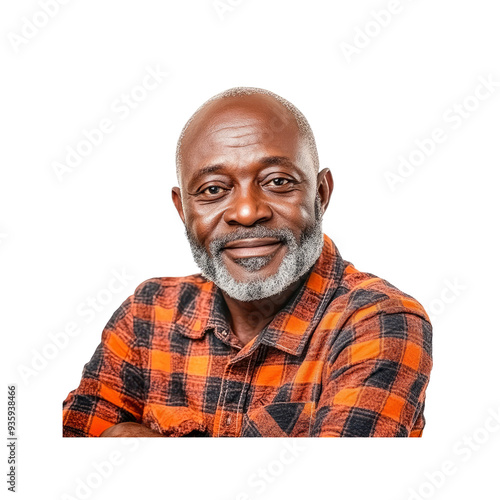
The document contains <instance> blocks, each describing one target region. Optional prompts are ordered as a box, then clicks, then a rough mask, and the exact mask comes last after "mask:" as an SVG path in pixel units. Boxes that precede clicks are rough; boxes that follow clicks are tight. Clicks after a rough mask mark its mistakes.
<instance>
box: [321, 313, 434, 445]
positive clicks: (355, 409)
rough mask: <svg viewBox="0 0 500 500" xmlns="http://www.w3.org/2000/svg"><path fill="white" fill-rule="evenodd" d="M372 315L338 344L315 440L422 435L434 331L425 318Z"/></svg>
mask: <svg viewBox="0 0 500 500" xmlns="http://www.w3.org/2000/svg"><path fill="white" fill-rule="evenodd" d="M372 311H373V312H371V313H367V314H366V312H365V313H364V312H363V310H360V311H357V313H355V314H354V315H353V317H352V318H351V319H350V320H349V321H348V322H347V323H346V325H345V327H344V328H342V330H341V331H340V332H339V335H338V337H337V338H336V339H335V341H334V343H333V346H332V348H331V350H330V352H329V359H328V362H327V363H326V364H325V380H326V385H325V387H324V389H323V392H322V394H321V397H320V401H319V403H318V409H317V412H316V419H315V422H314V426H313V430H312V435H313V436H320V437H323V436H385V437H396V436H420V435H421V432H422V428H423V426H424V419H423V407H424V401H425V389H426V387H427V384H428V381H429V375H430V370H431V367H432V359H431V336H432V327H431V325H430V323H429V322H428V320H427V319H425V318H424V315H425V313H424V315H419V314H414V313H413V312H408V311H401V312H392V311H391V313H387V312H385V311H383V310H382V311H381V310H380V309H378V310H373V308H372ZM357 318H360V319H357Z"/></svg>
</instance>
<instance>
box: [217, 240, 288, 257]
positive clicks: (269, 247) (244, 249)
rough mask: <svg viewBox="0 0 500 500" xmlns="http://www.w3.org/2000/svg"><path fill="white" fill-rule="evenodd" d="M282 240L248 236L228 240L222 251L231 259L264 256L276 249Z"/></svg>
mask: <svg viewBox="0 0 500 500" xmlns="http://www.w3.org/2000/svg"><path fill="white" fill-rule="evenodd" d="M281 245H282V242H281V241H279V240H276V239H275V238H248V239H245V240H236V241H231V242H229V243H228V244H227V245H226V246H225V247H224V249H223V250H224V252H225V253H227V255H228V256H229V257H230V258H232V259H245V258H250V257H266V256H268V255H271V254H272V253H273V252H275V251H276V250H278V248H280V246H281Z"/></svg>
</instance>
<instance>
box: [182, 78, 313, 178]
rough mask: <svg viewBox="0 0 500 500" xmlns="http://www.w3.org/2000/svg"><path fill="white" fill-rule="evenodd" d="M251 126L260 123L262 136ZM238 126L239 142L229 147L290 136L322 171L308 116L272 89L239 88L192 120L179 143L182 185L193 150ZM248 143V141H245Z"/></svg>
mask: <svg viewBox="0 0 500 500" xmlns="http://www.w3.org/2000/svg"><path fill="white" fill-rule="evenodd" d="M251 123H258V124H260V127H261V130H262V134H261V137H258V136H256V135H255V134H252V133H251V125H250V124H251ZM235 125H236V126H237V127H238V128H237V130H238V132H237V134H238V135H237V136H236V138H239V140H238V141H234V144H233V145H232V146H231V142H229V143H228V146H229V147H240V146H241V144H242V140H243V145H245V144H249V145H251V144H252V142H251V141H252V140H254V141H259V140H262V136H264V137H266V138H268V139H272V136H273V135H275V134H276V133H278V132H279V133H283V132H284V133H287V134H288V135H289V136H290V139H291V140H296V141H298V142H300V143H302V145H303V147H304V150H305V151H306V154H307V156H308V158H307V160H306V161H307V162H308V163H310V164H311V167H312V168H313V169H314V172H315V173H317V172H318V170H319V160H318V152H317V149H316V141H315V139H314V135H313V132H312V130H311V127H310V125H309V123H308V121H307V119H306V118H305V116H304V115H303V114H302V113H301V112H300V111H299V109H297V108H296V107H295V106H294V105H293V104H292V103H290V102H289V101H287V100H286V99H283V98H282V97H280V96H279V95H277V94H274V93H273V92H270V91H268V90H264V89H259V88H254V87H235V88H232V89H229V90H226V91H224V92H221V93H220V94H217V95H215V96H213V97H212V98H210V99H209V100H208V101H206V102H205V103H204V104H202V105H201V106H200V107H199V108H198V109H197V110H196V112H195V113H194V114H193V115H192V116H191V118H190V119H189V120H188V122H187V123H186V125H185V126H184V128H183V129H182V132H181V134H180V136H179V140H178V142H177V151H176V170H177V178H178V180H179V183H181V177H182V166H183V163H184V162H186V161H189V158H190V156H191V151H192V149H193V148H196V147H198V146H199V142H200V140H202V141H203V144H204V145H205V146H206V142H207V139H208V140H210V137H211V136H212V135H214V134H219V135H220V132H221V131H224V130H225V129H229V128H233V129H234V128H235ZM245 141H246V142H245Z"/></svg>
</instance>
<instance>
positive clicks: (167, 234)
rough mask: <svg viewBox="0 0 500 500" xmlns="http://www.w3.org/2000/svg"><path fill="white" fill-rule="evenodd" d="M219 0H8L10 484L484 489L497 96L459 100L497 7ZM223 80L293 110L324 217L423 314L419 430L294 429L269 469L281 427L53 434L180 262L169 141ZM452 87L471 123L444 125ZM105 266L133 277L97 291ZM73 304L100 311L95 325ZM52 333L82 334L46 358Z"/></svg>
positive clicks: (492, 463)
mask: <svg viewBox="0 0 500 500" xmlns="http://www.w3.org/2000/svg"><path fill="white" fill-rule="evenodd" d="M231 3H233V4H234V6H233V7H231V6H230V4H231ZM223 4H226V5H227V6H229V7H228V8H227V10H225V11H224V12H222V6H223ZM58 5H59V4H58ZM220 5H221V10H219V11H217V9H216V8H215V6H214V4H213V2H212V1H211V0H197V1H193V0H192V1H181V0H176V1H170V2H167V1H160V0H141V1H123V0H121V1H119V0H107V1H102V0H85V1H83V0H81V1H78V0H73V1H68V2H67V4H66V5H59V10H58V12H57V13H55V14H53V17H51V18H50V19H48V22H46V25H45V26H41V27H39V28H37V27H36V26H35V27H34V28H33V27H32V28H31V29H30V28H29V27H26V26H27V23H30V22H31V21H33V22H34V21H35V20H36V21H37V22H38V24H44V16H43V14H40V12H43V11H42V10H41V7H40V4H39V3H37V2H36V1H34V0H17V1H16V2H9V3H7V2H4V3H3V5H2V11H3V12H2V15H1V16H0V25H1V32H2V44H1V47H0V52H1V58H2V59H1V61H2V64H1V68H2V78H1V81H0V84H1V86H2V88H1V93H0V99H1V108H0V109H1V116H2V130H1V138H2V148H1V156H2V157H1V181H0V235H1V236H0V270H1V278H0V279H1V281H0V283H1V288H0V293H1V295H0V301H1V304H2V305H1V308H2V309H1V313H2V314H1V330H0V331H1V333H2V335H3V337H4V339H6V341H7V344H4V345H5V346H6V347H5V348H4V361H3V363H2V365H3V366H4V367H5V374H4V375H5V376H4V377H3V379H4V384H3V388H2V391H3V392H4V394H5V396H4V397H3V398H2V399H3V403H2V404H3V405H4V406H3V408H4V410H5V400H6V393H7V388H6V386H7V384H8V383H11V384H12V383H15V384H17V386H18V415H19V416H18V436H19V440H18V450H17V451H18V458H19V464H18V498H23V499H29V498H56V499H68V498H84V497H87V498H92V499H93V498H139V497H145V498H147V497H151V496H153V495H154V496H155V497H158V496H162V497H169V496H170V495H175V496H176V497H177V496H179V497H180V498H189V499H191V498H193V499H194V498H207V499H214V500H215V499H217V500H220V499H223V500H233V499H238V498H239V499H243V498H262V499H267V498H269V499H271V498H273V499H274V498H310V497H317V496H321V497H322V498H323V497H326V498H375V499H384V500H385V499H391V498H393V499H406V498H414V499H416V498H442V499H448V498H450V499H452V498H453V499H456V498H472V497H473V496H474V497H477V498H493V497H494V496H495V495H496V494H498V482H497V475H498V464H499V459H500V456H499V455H500V454H499V451H498V450H499V447H498V443H499V435H500V432H499V431H498V429H499V428H500V423H497V424H493V420H492V418H493V417H491V415H492V414H496V415H498V414H499V412H500V398H499V389H498V388H499V375H498V359H499V354H498V350H499V347H500V342H499V340H498V336H499V328H498V321H497V318H498V279H499V273H498V264H497V260H498V255H499V243H498V190H499V181H500V176H499V174H498V170H499V166H500V163H499V160H500V152H499V148H498V140H499V132H500V124H499V116H500V114H499V112H500V98H499V96H498V94H500V87H499V86H498V83H497V86H496V87H495V86H493V88H492V90H491V92H490V95H489V96H488V97H485V95H486V91H484V89H483V90H481V89H480V94H481V96H482V97H483V98H484V100H481V101H479V102H478V101H477V100H475V99H474V98H473V97H471V96H474V93H475V91H476V89H477V87H478V85H480V81H481V80H480V79H481V78H483V79H485V80H488V79H490V81H493V82H500V57H499V48H500V30H499V29H498V19H499V15H500V11H499V5H498V2H497V1H495V0H468V1H467V0H441V1H431V0H413V1H410V0H401V2H400V5H399V9H398V12H396V13H393V14H391V16H390V19H389V20H387V16H386V21H384V24H386V26H382V27H381V23H382V21H381V20H380V19H382V18H383V17H384V16H382V17H380V16H378V18H379V21H374V19H375V17H374V13H375V14H376V13H378V12H380V11H382V10H386V9H387V8H388V7H389V6H391V7H392V6H393V3H391V2H389V1H388V0H385V1H379V0H370V1H368V0H358V1H356V2H352V1H350V0H349V1H348V0H337V1H335V2H328V1H317V0H316V1H311V0H309V1H307V2H305V1H301V2H298V1H291V0H286V1H285V0H274V1H272V0H242V1H238V0H232V1H231V0H222V2H220ZM36 16H38V17H36ZM45 17H47V16H45ZM45 20H47V18H46V19H45ZM23 30H24V31H23ZM366 30H368V32H369V36H368V38H366V35H364V40H363V35H362V32H364V31H366ZM23 32H24V33H25V34H26V33H28V34H29V36H30V38H28V37H24V41H22V42H21V41H20V40H23V39H22V38H21V37H23ZM33 33H34V34H33ZM355 43H356V44H357V45H355ZM342 44H344V45H342ZM346 44H351V48H352V47H354V49H355V53H354V52H353V53H351V56H350V57H349V56H348V55H346V50H347V49H346V47H347V45H346ZM363 44H364V45H366V46H364V47H361V46H362V45H363ZM342 47H344V49H343V48H342ZM147 67H150V68H155V67H159V68H161V71H165V72H166V71H168V72H169V76H168V77H164V78H163V81H162V82H161V83H160V84H159V85H158V87H157V88H156V89H154V90H151V91H148V92H147V95H144V94H141V93H140V90H135V95H138V96H140V97H141V98H142V97H144V100H143V101H142V102H140V103H138V105H137V107H136V108H135V109H133V110H131V111H130V114H129V116H127V117H124V115H125V113H126V111H122V112H121V113H118V112H117V111H116V100H117V99H121V95H122V94H124V93H125V94H127V93H130V92H131V91H133V89H134V87H136V86H137V85H138V84H140V83H141V81H142V80H143V78H144V76H145V75H146V71H147V69H146V68H147ZM237 85H246V86H257V87H264V88H267V89H269V90H272V91H274V92H276V93H278V94H280V95H282V96H283V97H285V98H287V99H289V100H290V101H291V102H293V103H294V104H296V105H297V106H298V107H299V108H300V109H301V110H302V111H303V113H304V114H305V115H306V117H307V118H308V119H309V121H310V123H311V126H312V128H313V130H314V132H315V135H316V139H317V142H318V148H319V154H320V161H321V165H322V167H323V168H324V167H328V168H330V169H331V170H332V172H333V177H334V180H335V190H334V194H333V198H332V202H331V204H330V207H329V209H328V211H327V214H326V216H325V220H324V231H325V232H326V233H327V234H328V235H329V236H330V237H332V238H333V240H334V241H335V242H336V244H337V246H338V247H339V250H340V252H341V254H342V256H343V257H344V258H345V259H347V260H349V261H351V262H353V263H354V265H355V266H356V267H357V268H358V269H360V270H363V271H368V272H372V273H374V274H377V275H379V276H381V277H383V278H385V279H387V280H389V281H390V282H392V283H393V284H394V285H396V286H397V287H399V288H401V289H402V290H403V291H405V292H407V293H409V294H411V295H413V296H414V297H415V298H416V299H417V300H419V301H420V302H421V303H422V304H424V306H425V307H426V308H427V310H428V311H429V312H430V313H431V314H433V319H434V368H433V372H432V375H431V381H430V385H429V388H428V391H427V402H426V411H425V414H426V418H427V425H426V427H425V429H424V437H423V438H422V439H414V440H390V439H379V440H361V439H360V440H329V439H323V440H311V439H302V440H299V441H298V449H297V450H298V451H297V452H296V455H294V454H293V453H288V454H287V455H286V457H287V458H288V460H285V461H286V462H289V463H284V461H283V457H285V455H284V452H282V450H284V449H285V448H284V446H285V444H284V443H285V442H287V441H286V440H280V439H261V440H244V439H241V440H231V439H229V440H215V439H208V440H201V439H191V440H175V439H167V440H145V439H143V440H139V441H132V442H128V444H127V443H124V441H123V440H91V439H81V440H78V439H64V440H63V439H62V438H61V402H62V400H63V399H64V398H65V397H66V395H67V393H68V392H69V391H70V390H72V389H74V388H75V387H76V386H77V385H78V382H79V380H80V376H81V370H82V368H83V365H84V364H85V363H86V362H87V361H88V360H89V359H90V357H91V355H92V353H93V352H94V350H95V348H96V346H97V344H98V343H99V340H100V335H101V331H102V328H103V327H104V325H105V323H106V321H107V320H108V319H109V317H110V316H111V314H112V313H113V311H114V310H115V309H116V308H117V307H118V306H119V305H120V303H121V302H122V301H123V300H125V298H126V297H127V296H128V295H130V294H131V293H132V292H133V290H134V289H135V287H136V286H137V285H138V284H139V283H140V282H142V281H143V280H145V279H147V278H151V277H155V276H182V275H187V274H192V273H194V272H197V269H196V267H195V265H194V263H193V261H192V259H191V254H190V250H189V246H188V244H187V242H186V241H185V237H184V230H183V225H182V223H181V221H180V219H179V218H178V216H177V213H176V212H175V210H174V207H173V204H172V202H171V196H170V190H171V187H172V186H174V185H175V184H176V180H175V168H174V152H175V144H176V140H177V137H178V134H179V132H180V130H181V128H182V126H183V125H184V123H185V121H186V120H187V119H188V118H189V116H190V115H191V113H192V112H193V111H194V110H195V109H196V108H197V107H198V106H199V105H200V104H201V103H202V102H203V101H204V100H206V99H207V98H209V97H210V96H212V95H213V94H215V93H217V92H219V91H222V90H224V89H226V88H229V87H233V86H237ZM464 100H465V101H466V105H467V106H468V107H469V109H470V111H469V112H468V114H469V116H468V117H467V118H463V119H460V120H459V119H457V118H455V119H453V116H455V117H456V114H455V113H456V111H454V108H453V106H455V105H460V106H461V105H462V104H463V103H464ZM476 105H477V106H476ZM473 108H474V109H473ZM475 108H477V109H475ZM450 110H451V111H450ZM103 118H108V119H110V120H112V122H113V124H114V129H113V131H112V132H111V133H109V134H106V135H105V136H104V138H103V140H102V143H101V144H99V145H97V146H95V147H93V149H92V150H91V152H90V153H89V154H88V155H87V157H86V158H84V159H83V160H82V161H81V163H80V164H79V165H77V166H76V167H74V168H73V169H72V170H71V171H69V172H65V173H64V175H62V177H61V176H59V178H58V176H57V175H56V173H55V171H54V163H55V162H60V163H64V161H65V156H66V154H67V150H68V147H72V148H75V147H77V145H78V144H79V143H80V142H81V141H82V140H83V139H84V135H83V134H84V130H87V131H89V130H91V129H93V128H95V127H97V126H98V124H99V122H100V121H101V120H102V119H103ZM435 128H441V129H443V131H444V133H445V134H446V140H445V141H444V142H442V143H441V144H438V145H436V146H435V147H434V150H433V151H432V153H431V154H430V155H429V156H428V157H425V161H423V162H421V164H420V165H418V166H417V167H415V168H414V169H413V171H411V170H409V169H408V168H407V170H405V171H404V174H405V177H401V178H400V180H401V182H399V183H398V184H397V185H396V186H395V187H394V189H391V187H390V185H389V182H388V180H387V178H386V176H387V172H393V173H394V174H395V175H399V174H398V170H397V169H398V165H399V163H400V161H401V160H400V156H403V157H406V158H408V157H409V156H410V154H411V153H412V151H413V150H415V149H416V147H417V146H416V143H415V141H416V140H421V141H422V140H425V139H428V138H430V137H431V135H432V133H433V130H434V129H435ZM414 158H417V159H418V153H416V154H414ZM113 272H120V273H122V272H125V274H126V275H128V276H129V277H128V278H126V279H125V280H124V281H125V284H124V285H123V287H122V288H121V290H120V291H118V292H116V293H113V294H112V295H111V294H110V293H108V292H106V291H105V290H106V289H107V287H108V283H109V281H110V279H111V278H112V277H113ZM89 297H100V298H102V299H105V302H107V303H106V304H105V305H103V306H102V311H100V312H99V313H98V314H96V315H95V317H92V318H90V314H87V315H84V314H83V312H82V308H86V307H87V306H85V301H86V300H87V299H88V298H89ZM82 304H83V305H82ZM68 323H76V324H77V326H78V328H79V333H78V334H77V335H75V336H73V337H71V338H69V337H67V339H68V340H67V343H66V345H64V347H61V348H60V349H57V348H54V342H53V340H52V339H53V338H55V337H56V336H57V334H58V333H59V334H60V333H61V332H63V331H64V329H65V328H67V325H68ZM50 335H52V339H51V337H50ZM62 337H64V335H59V338H62ZM50 346H52V347H50ZM54 349H55V350H54ZM49 358H50V359H49ZM34 367H35V368H36V369H35V368H34ZM25 368H29V369H31V370H33V371H32V372H29V373H30V374H29V376H27V375H26V372H25V373H24V375H23V374H22V370H23V369H25ZM2 414H3V415H5V411H3V412H2ZM489 415H490V417H489ZM498 418H500V417H498ZM2 419H5V417H2ZM3 421H4V422H5V420H3ZM3 425H5V426H6V424H5V423H4V424H3ZM485 426H486V427H485ZM488 429H489V430H488ZM467 436H469V437H470V439H471V440H470V441H466V439H467ZM296 441H297V440H290V441H288V442H289V443H290V442H296ZM4 450H5V451H4V453H5V458H2V460H5V461H4V462H3V463H5V464H6V462H7V456H6V455H7V448H4ZM117 453H118V455H117ZM117 457H118V458H117ZM280 457H281V458H280ZM290 457H292V458H290ZM112 458H113V459H114V461H115V465H114V466H113V470H112V471H111V472H108V471H107V472H106V473H104V472H102V470H101V473H98V472H96V466H95V464H94V465H93V462H96V463H102V462H103V461H110V460H111V459H112ZM450 464H451V465H450ZM443 468H444V469H445V470H446V471H447V474H446V475H443V473H440V472H439V471H440V470H442V469H443ZM2 470H4V471H5V472H6V470H7V465H5V469H2ZM262 471H264V472H262ZM259 474H260V475H261V476H262V477H264V476H263V474H267V475H266V477H267V478H268V479H261V480H260V482H258V481H257V480H256V479H255V478H256V477H257V476H258V475H259ZM3 477H4V478H5V476H3ZM85 483H87V486H82V484H85ZM2 488H3V489H4V490H6V488H7V484H6V483H5V484H3V485H2ZM413 492H414V493H413ZM495 492H496V493H495ZM244 494H246V495H248V497H245V495H244Z"/></svg>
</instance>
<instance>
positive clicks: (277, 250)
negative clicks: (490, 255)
mask: <svg viewBox="0 0 500 500" xmlns="http://www.w3.org/2000/svg"><path fill="white" fill-rule="evenodd" d="M177 175H178V181H179V187H174V188H173V190H172V198H173V202H174V204H175V207H176V209H177V211H178V213H179V216H180V218H181V220H182V222H183V223H184V225H185V229H186V234H187V238H188V240H189V243H190V246H191V249H192V252H193V256H194V259H195V261H196V263H197V264H198V266H199V267H200V269H201V271H202V273H201V274H195V275H192V276H187V277H184V278H155V279H151V280H148V281H146V282H144V283H142V284H141V285H140V286H139V287H138V288H137V289H136V291H135V294H134V295H133V296H132V297H129V298H128V299H127V300H126V301H125V302H124V303H123V305H122V306H121V307H120V308H119V309H118V310H117V311H116V312H115V314H114V315H113V317H112V318H111V320H110V321H109V322H108V324H107V325H106V328H105V329H104V332H103V335H102V342H101V344H100V345H99V347H98V348H97V350H96V352H95V354H94V356H93V357H92V359H91V360H90V362H89V363H87V365H86V366H85V368H84V372H83V377H82V381H81V383H80V386H79V387H78V388H77V389H76V390H75V391H73V392H71V393H70V394H69V395H68V397H67V398H66V400H65V401H64V432H63V433H64V436H291V437H293V436H420V435H421V434H422V429H423V427H424V422H425V421H424V416H423V409H424V401H425V390H426V387H427V384H428V381H429V374H430V370H431V364H432V361H431V325H430V323H429V319H428V317H427V315H426V313H425V311H424V309H423V308H422V306H421V305H420V304H419V303H418V302H416V301H415V300H414V299H413V298H411V297H410V296H408V295H406V294H404V293H402V292H401V291H399V290H398V289H396V288H395V287H394V286H392V285H390V284H389V283H387V282H386V281H384V280H382V279H380V278H377V277H376V276H374V275H372V274H367V273H363V272H359V271H357V270H356V269H355V268H354V266H353V265H352V264H350V263H349V262H346V261H344V260H343V259H342V257H341V256H340V254H339V251H338V250H337V248H336V246H335V245H334V243H333V242H332V240H331V239H330V238H329V237H328V236H327V235H324V234H323V232H322V228H321V220H322V216H323V213H324V211H325V210H326V208H327V206H328V203H329V200H330V196H331V194H332V188H333V179H332V175H331V173H330V171H329V170H328V169H323V170H321V171H319V161H318V155H317V151H316V145H315V141H314V136H313V134H312V131H311V129H310V127H309V124H308V122H307V120H306V119H305V117H304V116H303V115H302V113H301V112H300V111H299V110H298V109H296V108H295V107H294V106H293V105H292V104H291V103H289V102H288V101H285V100H284V99H282V98H281V97H279V96H277V95H275V94H273V93H271V92H268V91H265V90H262V89H255V88H236V89H230V90H228V91H226V92H223V93H222V94H219V95H217V96H215V97H213V98H212V99H210V100H209V101H207V102H206V103H205V104H204V105H203V106H201V107H200V108H199V109H198V110H197V111H196V112H195V114H194V115H193V116H192V117H191V119H190V120H189V121H188V123H187V124H186V126H185V127H184V129H183V131H182V133H181V136H180V138H179V142H178V147H177Z"/></svg>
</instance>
